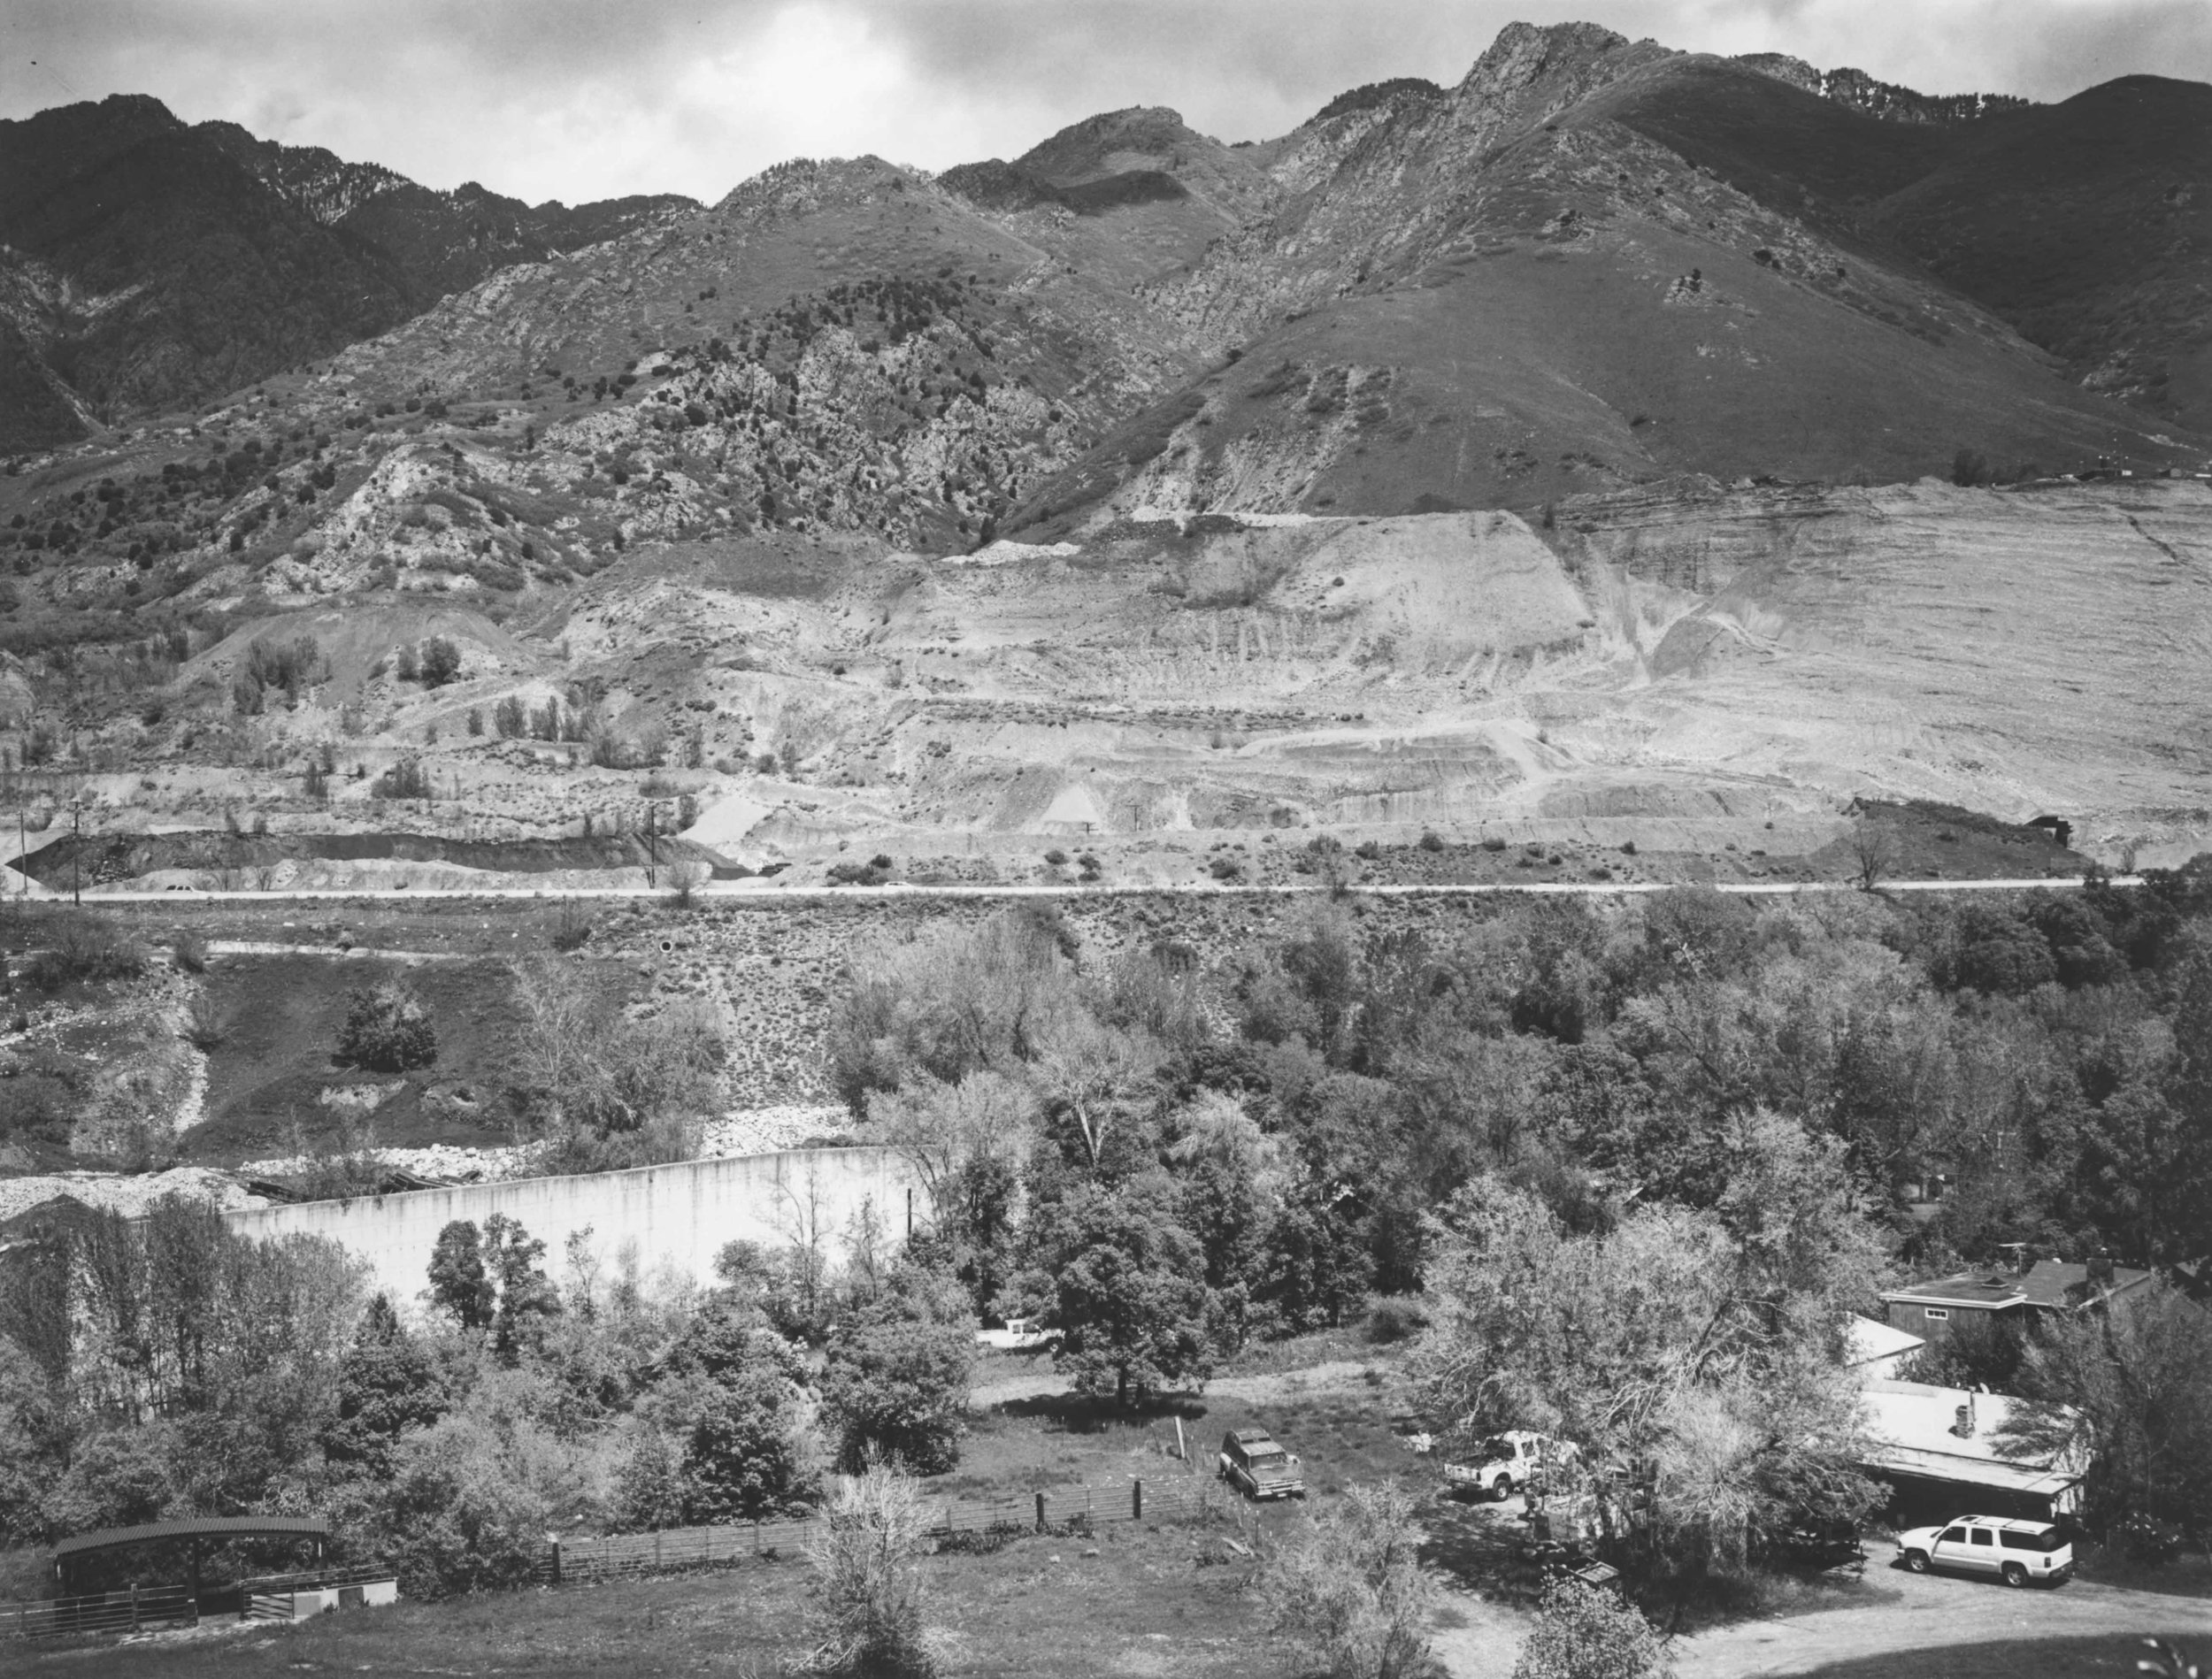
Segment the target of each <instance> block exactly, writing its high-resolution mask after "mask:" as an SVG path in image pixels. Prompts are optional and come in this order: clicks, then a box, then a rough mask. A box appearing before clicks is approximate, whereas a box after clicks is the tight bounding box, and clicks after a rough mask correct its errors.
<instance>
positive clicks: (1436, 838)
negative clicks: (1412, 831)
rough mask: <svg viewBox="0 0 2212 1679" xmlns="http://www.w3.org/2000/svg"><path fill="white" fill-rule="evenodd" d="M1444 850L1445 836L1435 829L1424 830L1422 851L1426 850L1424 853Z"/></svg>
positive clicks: (1422, 833) (1422, 832)
mask: <svg viewBox="0 0 2212 1679" xmlns="http://www.w3.org/2000/svg"><path fill="white" fill-rule="evenodd" d="M1443 848H1444V836H1443V835H1442V834H1440V833H1439V832H1436V830H1435V829H1433V828H1425V829H1423V830H1422V831H1421V849H1422V850H1424V851H1441V850H1443Z"/></svg>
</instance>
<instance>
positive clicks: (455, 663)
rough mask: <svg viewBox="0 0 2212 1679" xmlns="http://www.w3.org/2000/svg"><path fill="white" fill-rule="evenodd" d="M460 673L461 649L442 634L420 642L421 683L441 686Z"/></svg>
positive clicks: (426, 685)
mask: <svg viewBox="0 0 2212 1679" xmlns="http://www.w3.org/2000/svg"><path fill="white" fill-rule="evenodd" d="M460 673H461V649H460V648H457V647H456V646H454V645H453V643H452V642H451V641H449V640H447V639H446V638H445V637H444V636H442V635H434V636H432V637H431V638H430V639H429V640H427V641H426V642H424V643H423V644H422V684H423V686H425V687H426V688H442V687H443V686H445V685H446V684H447V683H449V682H450V681H452V680H453V678H455V677H457V676H458V675H460Z"/></svg>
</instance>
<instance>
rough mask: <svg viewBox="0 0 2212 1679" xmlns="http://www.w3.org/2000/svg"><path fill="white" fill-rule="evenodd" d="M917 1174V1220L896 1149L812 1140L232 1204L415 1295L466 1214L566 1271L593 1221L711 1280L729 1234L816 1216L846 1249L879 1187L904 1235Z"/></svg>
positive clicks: (879, 1205) (770, 1230) (750, 1237)
mask: <svg viewBox="0 0 2212 1679" xmlns="http://www.w3.org/2000/svg"><path fill="white" fill-rule="evenodd" d="M910 1187H915V1188H916V1192H915V1193H914V1195H913V1197H912V1200H913V1204H914V1208H915V1211H914V1216H915V1217H916V1218H917V1219H919V1218H921V1217H922V1216H923V1215H924V1210H925V1202H924V1200H923V1197H922V1196H921V1194H920V1193H919V1192H918V1186H915V1185H914V1180H913V1176H912V1171H911V1169H910V1167H909V1166H908V1165H907V1162H906V1161H905V1160H904V1159H902V1157H901V1156H900V1155H899V1154H897V1152H896V1151H895V1150H892V1149H887V1148H803V1149H791V1150H787V1151H786V1152H784V1153H782V1154H748V1155H742V1156H740V1157H738V1158H736V1159H731V1160H701V1161H685V1162H683V1163H682V1164H680V1165H676V1166H646V1167H641V1168H639V1169H636V1170H634V1171H627V1172H600V1173H595V1174H592V1175H590V1176H588V1177H527V1178H521V1179H518V1180H517V1181H515V1182H512V1183H504V1184H463V1185H460V1186H458V1187H456V1188H453V1189H424V1190H414V1191H411V1192H408V1193H406V1194H403V1195H376V1196H361V1197H358V1198H357V1199H355V1200H343V1201H303V1202H299V1203H296V1204H295V1205H291V1206H287V1207H250V1208H247V1209H245V1210H243V1211H240V1212H231V1213H226V1214H224V1215H223V1217H224V1219H225V1221H226V1222H227V1223H228V1224H229V1225H230V1227H231V1229H232V1230H235V1231H237V1232H238V1234H240V1235H241V1236H251V1237H256V1238H270V1237H276V1236H290V1235H302V1236H321V1237H326V1238H329V1239H330V1240H332V1241H334V1242H337V1243H339V1244H341V1245H342V1246H345V1247H346V1248H348V1249H349V1250H351V1251H352V1252H353V1253H355V1254H356V1255H357V1256H358V1257H359V1258H361V1259H362V1260H364V1261H366V1262H367V1264H368V1265H369V1267H370V1269H371V1270H372V1271H373V1273H374V1278H373V1282H372V1284H371V1286H372V1287H373V1288H380V1289H383V1290H385V1291H386V1292H388V1293H390V1295H391V1296H392V1298H393V1299H394V1300H395V1301H396V1302H406V1301H410V1300H412V1299H415V1297H416V1296H417V1295H419V1294H420V1293H421V1292H423V1290H424V1289H425V1288H426V1286H427V1284H428V1275H427V1274H428V1270H429V1266H430V1252H431V1249H432V1248H433V1247H434V1246H436V1245H437V1240H438V1232H439V1231H441V1230H443V1229H444V1228H445V1227H446V1226H447V1225H448V1224H449V1223H452V1222H453V1221H454V1220H456V1219H467V1220H469V1221H470V1222H472V1223H474V1224H475V1225H476V1226H477V1227H478V1228H479V1229H481V1228H482V1227H483V1224H484V1221H485V1220H486V1219H488V1218H489V1217H490V1216H491V1215H493V1214H494V1213H504V1214H505V1215H507V1216H508V1217H509V1218H511V1219H513V1220H515V1221H516V1222H517V1223H519V1224H521V1226H522V1227H523V1229H525V1230H527V1231H529V1233H530V1234H531V1235H532V1236H534V1237H535V1238H538V1239H539V1240H540V1241H541V1242H543V1243H544V1244H545V1251H546V1261H547V1269H548V1270H549V1271H552V1272H555V1274H556V1275H557V1270H558V1261H559V1260H560V1256H561V1251H562V1247H563V1245H564V1244H565V1242H566V1241H567V1240H568V1238H569V1236H570V1235H571V1233H572V1232H574V1231H577V1230H585V1229H588V1230H590V1231H591V1246H592V1251H593V1253H595V1254H597V1255H598V1256H599V1257H600V1258H601V1259H602V1260H603V1261H608V1260H611V1259H613V1258H614V1257H615V1256H616V1255H617V1254H618V1253H620V1252H621V1250H622V1248H623V1246H625V1245H626V1244H634V1245H635V1248H636V1252H637V1259H638V1264H639V1267H640V1269H642V1270H647V1271H650V1270H653V1269H657V1268H658V1267H660V1266H663V1265H666V1266H668V1267H670V1268H672V1269H675V1270H678V1271H682V1272H687V1273H689V1274H690V1275H691V1276H695V1277H696V1278H698V1279H699V1280H700V1281H702V1282H707V1281H710V1280H711V1279H712V1277H713V1275H714V1256H715V1253H717V1252H718V1250H719V1249H720V1248H721V1246H722V1245H723V1244H724V1243H725V1242H733V1241H750V1242H759V1243H762V1244H764V1245H765V1246H772V1247H781V1246H788V1245H789V1244H790V1243H791V1242H793V1241H794V1240H795V1239H797V1238H798V1237H799V1234H800V1232H801V1230H803V1229H804V1228H806V1227H809V1226H811V1228H812V1229H814V1230H818V1231H819V1232H820V1236H821V1239H822V1241H823V1243H824V1245H825V1246H826V1248H827V1249H828V1251H829V1252H831V1253H833V1254H837V1255H840V1256H841V1255H842V1253H843V1252H844V1248H845V1232H846V1229H847V1226H848V1225H849V1224H850V1223H851V1222H852V1220H853V1218H854V1217H855V1215H857V1214H858V1213H859V1211H860V1208H861V1206H862V1204H863V1203H864V1201H867V1200H870V1199H872V1200H874V1203H875V1207H876V1211H877V1213H878V1215H879V1216H880V1217H881V1219H882V1221H883V1225H884V1229H885V1230H887V1232H888V1233H889V1234H890V1235H891V1236H893V1237H894V1238H902V1237H903V1236H904V1235H905V1234H906V1229H907V1223H906V1221H907V1207H908V1201H909V1196H908V1192H909V1189H910Z"/></svg>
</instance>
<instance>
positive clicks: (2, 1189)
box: [0, 1166, 268, 1221]
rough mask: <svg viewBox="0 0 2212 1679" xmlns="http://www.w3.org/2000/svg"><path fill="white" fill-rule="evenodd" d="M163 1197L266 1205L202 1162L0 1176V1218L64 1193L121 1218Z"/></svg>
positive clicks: (138, 1213)
mask: <svg viewBox="0 0 2212 1679" xmlns="http://www.w3.org/2000/svg"><path fill="white" fill-rule="evenodd" d="M164 1195H188V1196H192V1197H194V1198H196V1199H198V1200H210V1201H213V1202H214V1203H215V1205H216V1206H218V1207H222V1208H224V1209H226V1210H229V1209H232V1208H235V1207H266V1206H267V1205H268V1203H267V1202H266V1201H265V1200H263V1199H262V1198H261V1197H260V1196H258V1195H250V1194H248V1193H247V1192H246V1186H245V1185H244V1184H242V1183H241V1182H239V1181H238V1179H237V1178H236V1177H233V1176H232V1175H231V1174H230V1173H228V1172H219V1171H214V1170H212V1169H210V1168H208V1167H205V1166H179V1167H176V1168H174V1169H172V1170H169V1171H165V1172H135V1173H122V1172H48V1173H43V1174H41V1175H39V1176H37V1177H8V1178H0V1221H4V1220H7V1219H11V1218H14V1217H16V1216H18V1215H20V1214H24V1213H27V1212H29V1211H30V1210H31V1209H32V1208H33V1207H42V1206H44V1205H45V1204H46V1203H47V1202H48V1201H50V1200H58V1199H60V1198H61V1197H63V1196H68V1197H69V1198H71V1199H72V1200H79V1201H82V1202H83V1203H84V1204H85V1205H86V1206H87V1207H103V1208H105V1209H107V1210H109V1211H111V1212H117V1213H120V1214H122V1215H123V1216H124V1217H126V1218H142V1217H144V1216H145V1215H146V1209H147V1208H148V1207H151V1206H152V1205H153V1204H154V1203H155V1202H156V1201H157V1200H160V1199H161V1198H162V1197H163V1196H164Z"/></svg>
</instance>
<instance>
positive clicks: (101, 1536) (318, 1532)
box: [54, 1515, 330, 1562]
mask: <svg viewBox="0 0 2212 1679" xmlns="http://www.w3.org/2000/svg"><path fill="white" fill-rule="evenodd" d="M328 1537H330V1523H329V1522H326V1521H325V1520H323V1518H322V1517H320V1516H312V1515H211V1516H193V1517H190V1518H188V1519H187V1520H184V1521H179V1522H145V1523H143V1524H142V1525H140V1526H138V1527H135V1528H102V1529H99V1530H98V1531H97V1532H95V1533H80V1534H78V1535H76V1536H75V1537H73V1538H68V1539H64V1540H62V1541H61V1542H60V1543H59V1544H58V1545H56V1546H55V1547H54V1560H56V1561H57V1562H58V1561H60V1560H61V1559H62V1558H64V1557H74V1556H81V1555H83V1554H84V1553H85V1552H88V1551H111V1550H113V1549H115V1548H116V1547H117V1546H118V1545H150V1544H152V1543H153V1542H155V1541H156V1540H158V1539H271V1538H296V1539H327V1538H328Z"/></svg>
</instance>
